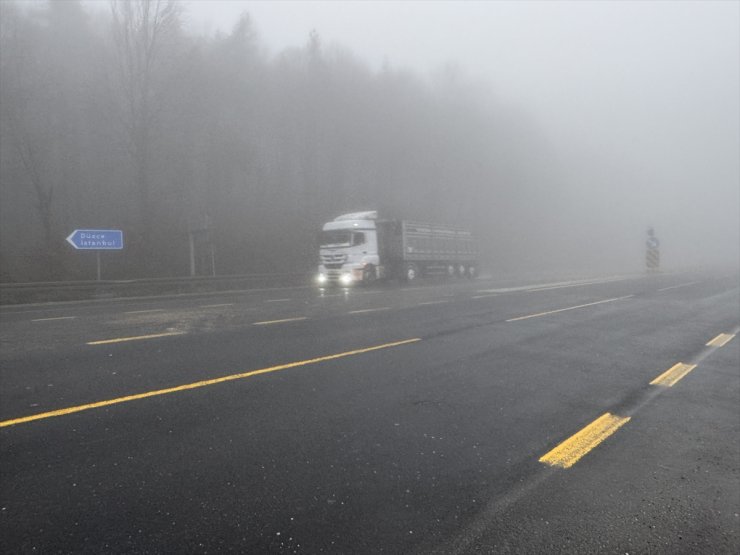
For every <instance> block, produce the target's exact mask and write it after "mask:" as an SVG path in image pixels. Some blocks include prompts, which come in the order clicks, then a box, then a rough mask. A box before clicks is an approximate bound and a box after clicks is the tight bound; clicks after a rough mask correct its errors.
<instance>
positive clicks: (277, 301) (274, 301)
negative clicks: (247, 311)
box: [265, 299, 292, 303]
mask: <svg viewBox="0 0 740 555" xmlns="http://www.w3.org/2000/svg"><path fill="white" fill-rule="evenodd" d="M290 300H292V299H265V302H266V303H287V302H288V301H290Z"/></svg>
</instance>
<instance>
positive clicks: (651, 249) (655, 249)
mask: <svg viewBox="0 0 740 555" xmlns="http://www.w3.org/2000/svg"><path fill="white" fill-rule="evenodd" d="M647 234H648V237H647V241H645V266H646V268H647V271H648V272H657V271H659V270H660V241H659V240H658V238H657V237H656V236H655V231H654V230H653V228H652V227H651V228H649V229H648V232H647Z"/></svg>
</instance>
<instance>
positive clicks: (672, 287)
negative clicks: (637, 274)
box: [658, 281, 699, 291]
mask: <svg viewBox="0 0 740 555" xmlns="http://www.w3.org/2000/svg"><path fill="white" fill-rule="evenodd" d="M697 283H699V282H698V281H691V282H689V283H681V284H679V285H671V286H670V287H663V289H658V291H669V290H671V289H678V288H679V287H688V286H689V285H696V284H697Z"/></svg>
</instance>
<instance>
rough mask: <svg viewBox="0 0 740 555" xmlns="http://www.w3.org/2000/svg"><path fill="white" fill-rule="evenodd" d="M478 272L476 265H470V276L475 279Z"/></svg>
mask: <svg viewBox="0 0 740 555" xmlns="http://www.w3.org/2000/svg"><path fill="white" fill-rule="evenodd" d="M477 274H478V268H476V267H475V266H474V265H471V266H468V278H470V279H475V276H476V275H477Z"/></svg>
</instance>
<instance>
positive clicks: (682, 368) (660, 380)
mask: <svg viewBox="0 0 740 555" xmlns="http://www.w3.org/2000/svg"><path fill="white" fill-rule="evenodd" d="M694 368H696V364H684V363H683V362H679V363H678V364H674V365H673V366H671V367H670V368H669V369H668V370H666V371H665V372H663V373H662V374H661V375H660V376H658V377H657V378H655V379H654V380H653V381H652V382H650V385H660V386H663V387H673V386H674V385H675V384H676V383H677V382H678V381H679V380H680V379H681V378H683V377H684V376H685V375H686V374H688V373H689V372H691V371H692V370H693V369H694Z"/></svg>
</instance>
